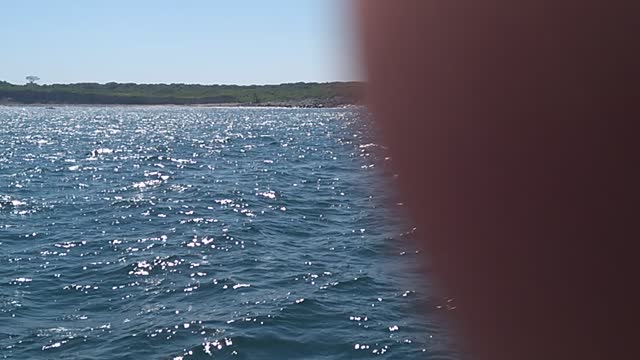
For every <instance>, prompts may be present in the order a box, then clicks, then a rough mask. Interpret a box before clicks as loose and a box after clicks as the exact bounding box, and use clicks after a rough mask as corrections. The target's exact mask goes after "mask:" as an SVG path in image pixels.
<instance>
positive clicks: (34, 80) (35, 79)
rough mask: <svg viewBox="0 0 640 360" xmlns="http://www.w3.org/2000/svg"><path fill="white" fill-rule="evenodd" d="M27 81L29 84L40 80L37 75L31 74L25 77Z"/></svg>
mask: <svg viewBox="0 0 640 360" xmlns="http://www.w3.org/2000/svg"><path fill="white" fill-rule="evenodd" d="M26 79H27V81H28V82H29V84H35V83H36V81H38V80H40V78H39V77H37V76H33V75H29V76H27V77H26Z"/></svg>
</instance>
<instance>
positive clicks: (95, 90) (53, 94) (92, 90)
mask: <svg viewBox="0 0 640 360" xmlns="http://www.w3.org/2000/svg"><path fill="white" fill-rule="evenodd" d="M363 92H364V84H363V83H361V82H331V83H291V84H280V85H247V86H241V85H194V84H134V83H114V82H111V83H106V84H98V83H77V84H51V85H38V84H26V85H14V84H11V83H8V82H6V81H0V103H22V104H36V103H37V104H132V105H134V104H135V105H145V104H148V105H152V104H176V105H188V104H240V105H284V106H338V105H345V104H355V103H358V102H359V101H360V100H361V99H362V97H363Z"/></svg>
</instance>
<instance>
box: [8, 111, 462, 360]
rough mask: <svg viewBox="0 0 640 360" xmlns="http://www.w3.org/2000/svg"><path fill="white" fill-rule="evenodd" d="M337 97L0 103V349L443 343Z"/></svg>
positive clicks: (422, 347)
mask: <svg viewBox="0 0 640 360" xmlns="http://www.w3.org/2000/svg"><path fill="white" fill-rule="evenodd" d="M373 135H374V134H373V130H372V129H371V126H370V124H369V122H368V121H367V120H366V119H364V118H363V116H361V115H360V114H359V113H358V112H357V111H355V110H348V109H325V110H323V109H275V108H272V109H269V108H263V109H257V108H246V109H243V108H188V107H58V108H53V109H52V108H45V107H24V108H22V107H0V358H6V359H62V358H64V359H209V358H217V359H357V358H363V359H364V358H377V357H380V358H390V359H452V358H456V355H455V353H454V352H453V351H452V350H451V348H452V346H451V340H450V334H449V332H448V331H447V330H446V328H447V326H445V323H444V321H443V315H444V313H445V312H446V311H447V310H450V309H452V308H454V306H453V305H451V304H452V303H451V299H447V298H446V297H442V296H438V295H437V293H436V291H435V288H434V287H433V286H432V285H431V284H430V282H429V281H428V279H424V276H425V275H424V274H423V273H419V272H418V271H417V269H418V265H417V264H418V260H419V256H421V255H417V252H418V251H417V248H416V246H415V245H414V244H413V243H412V241H411V240H412V236H413V230H412V227H411V225H410V224H408V223H407V221H406V219H405V216H404V215H403V212H402V209H403V206H402V203H401V201H400V200H399V199H397V198H396V197H395V195H393V191H392V190H391V189H392V185H393V182H394V174H393V173H392V171H391V170H390V168H389V162H390V161H392V160H390V159H389V157H388V155H387V154H386V153H385V149H384V148H383V147H381V146H379V145H378V144H376V142H375V139H374V136H373Z"/></svg>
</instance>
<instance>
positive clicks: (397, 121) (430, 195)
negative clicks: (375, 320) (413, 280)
mask: <svg viewBox="0 0 640 360" xmlns="http://www.w3.org/2000/svg"><path fill="white" fill-rule="evenodd" d="M354 13H355V16H356V21H357V23H358V28H359V32H360V37H361V45H362V58H363V60H364V66H365V69H366V77H367V81H368V83H369V88H368V91H367V96H368V101H369V106H370V109H371V110H372V111H373V113H374V117H375V119H376V120H377V121H378V125H379V126H380V129H381V133H382V138H383V141H385V142H386V143H387V144H388V145H389V148H390V151H391V153H392V158H393V162H394V164H395V166H396V168H397V171H398V173H399V175H400V177H399V180H400V184H401V190H402V191H403V192H404V196H405V198H406V203H408V205H409V208H410V210H411V213H412V215H413V217H414V221H415V222H416V223H417V225H418V229H419V230H420V231H421V235H420V238H421V239H422V240H423V241H424V242H425V248H426V250H427V251H425V253H427V255H426V256H429V257H430V258H431V259H432V262H433V267H434V270H435V274H436V275H437V276H438V278H439V279H440V280H441V283H442V285H443V287H444V291H445V292H446V294H447V295H448V296H451V297H453V298H455V301H456V305H457V309H456V310H455V311H452V312H451V314H452V315H454V318H455V320H456V323H457V324H458V325H459V330H460V332H461V342H462V345H463V346H464V347H465V351H467V352H469V353H470V354H471V357H472V358H473V359H477V360H496V359H498V360H507V359H509V360H512V359H517V360H524V359H532V360H533V359H535V360H541V359H545V360H549V359H563V360H566V359H582V360H584V359H613V358H618V359H620V358H624V359H640V350H639V349H640V346H639V345H638V343H637V341H634V340H635V337H637V335H639V334H640V330H638V328H639V325H638V322H637V319H638V318H637V314H638V310H637V308H636V307H638V306H640V302H638V295H637V293H638V291H640V290H639V289H638V287H639V285H638V284H640V278H639V277H638V275H639V271H638V266H640V265H638V264H640V253H639V252H638V251H637V250H638V245H637V242H638V241H639V240H640V236H638V235H639V234H638V228H639V227H640V219H639V215H640V202H639V201H638V188H640V179H638V175H637V173H638V172H640V170H639V169H638V167H640V161H639V159H638V153H639V152H640V151H639V149H638V142H639V141H640V140H638V134H639V132H638V131H637V130H638V126H637V125H635V124H636V123H638V121H640V117H639V116H638V115H639V113H640V112H639V106H640V90H639V89H640V81H639V80H640V79H639V76H638V73H639V69H640V61H639V60H640V59H639V57H638V53H639V52H640V51H639V50H640V49H639V45H640V5H638V3H637V2H633V1H624V2H623V1H615V0H613V1H591V0H583V1H565V0H555V1H550V0H537V1H532V0H524V1H517V0H516V1H514V0H504V1H497V0H494V1H484V0H386V1H385V0H361V1H357V2H356V6H355V12H354Z"/></svg>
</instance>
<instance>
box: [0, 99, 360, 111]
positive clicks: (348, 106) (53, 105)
mask: <svg viewBox="0 0 640 360" xmlns="http://www.w3.org/2000/svg"><path fill="white" fill-rule="evenodd" d="M0 107H42V108H53V109H57V108H64V107H194V108H250V109H258V108H264V109H359V108H362V107H363V105H362V104H343V105H335V106H296V105H275V104H230V103H220V104H215V103H213V104H66V103H61V104H56V103H47V104H41V103H32V104H25V103H15V102H13V103H9V102H2V101H0ZM53 109H52V110H53Z"/></svg>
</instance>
